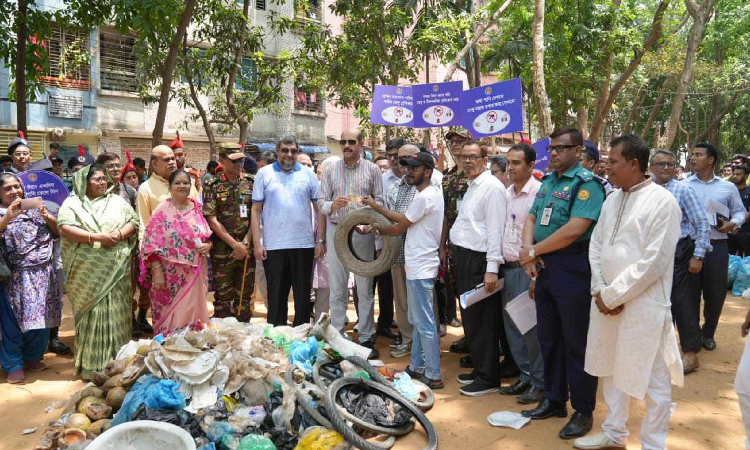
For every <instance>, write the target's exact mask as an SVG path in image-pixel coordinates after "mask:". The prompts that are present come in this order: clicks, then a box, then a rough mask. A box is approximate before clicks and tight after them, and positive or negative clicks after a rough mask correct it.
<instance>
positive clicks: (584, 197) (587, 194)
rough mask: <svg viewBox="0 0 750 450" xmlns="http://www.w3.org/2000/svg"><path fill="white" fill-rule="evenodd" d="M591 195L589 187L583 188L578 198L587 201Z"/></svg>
mask: <svg viewBox="0 0 750 450" xmlns="http://www.w3.org/2000/svg"><path fill="white" fill-rule="evenodd" d="M589 197H591V193H590V192H589V191H588V189H581V190H580V191H578V200H582V201H586V200H588V199H589Z"/></svg>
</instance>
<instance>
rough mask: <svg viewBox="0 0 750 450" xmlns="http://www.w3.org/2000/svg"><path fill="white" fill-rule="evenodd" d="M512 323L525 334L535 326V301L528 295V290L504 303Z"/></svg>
mask: <svg viewBox="0 0 750 450" xmlns="http://www.w3.org/2000/svg"><path fill="white" fill-rule="evenodd" d="M505 310H506V311H508V314H509V315H510V318H511V319H513V323H515V324H516V328H518V331H519V332H520V333H521V334H526V333H528V332H529V330H531V329H532V328H534V327H535V326H536V303H535V302H534V299H533V298H531V297H529V291H525V292H523V293H521V295H519V296H518V297H516V298H514V299H513V300H511V301H509V302H508V304H507V305H505Z"/></svg>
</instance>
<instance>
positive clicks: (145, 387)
mask: <svg viewBox="0 0 750 450" xmlns="http://www.w3.org/2000/svg"><path fill="white" fill-rule="evenodd" d="M179 388H180V385H179V384H178V383H176V382H174V381H171V380H160V379H158V378H154V377H153V376H151V375H150V374H148V375H143V376H142V377H140V378H139V379H138V381H136V383H135V384H134V385H133V387H132V388H131V389H130V392H128V395H126V396H125V401H123V403H122V407H121V408H120V411H118V413H117V415H116V416H115V417H114V419H112V422H111V425H112V426H113V427H114V426H116V425H120V424H122V423H125V422H129V421H130V420H131V417H132V415H133V413H134V412H135V411H136V409H138V407H139V406H140V405H141V404H145V405H146V406H147V407H149V408H151V409H168V410H181V409H182V408H184V407H185V397H184V396H183V395H182V394H180V393H179V392H178V390H179Z"/></svg>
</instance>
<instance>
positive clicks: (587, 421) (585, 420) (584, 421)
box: [558, 411, 594, 439]
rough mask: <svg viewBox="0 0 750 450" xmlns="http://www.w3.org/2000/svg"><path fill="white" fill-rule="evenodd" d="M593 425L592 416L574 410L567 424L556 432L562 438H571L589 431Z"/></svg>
mask: <svg viewBox="0 0 750 450" xmlns="http://www.w3.org/2000/svg"><path fill="white" fill-rule="evenodd" d="M593 425H594V418H593V417H592V416H591V415H588V416H587V415H585V414H583V413H579V412H578V411H576V412H575V413H573V417H571V418H570V420H569V421H568V423H567V424H565V426H564V427H563V429H562V430H560V432H559V433H558V436H560V437H561V438H563V439H573V438H577V437H581V436H583V435H585V434H586V433H588V432H589V431H591V427H592V426H593Z"/></svg>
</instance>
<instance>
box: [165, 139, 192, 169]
mask: <svg viewBox="0 0 750 450" xmlns="http://www.w3.org/2000/svg"><path fill="white" fill-rule="evenodd" d="M169 148H171V149H172V151H173V152H174V159H175V162H176V163H177V170H185V167H186V162H187V161H186V155H185V144H184V143H183V142H182V138H181V137H180V133H179V132H178V133H177V137H176V138H174V141H172V142H171V143H170V144H169ZM187 167H190V166H187Z"/></svg>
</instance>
